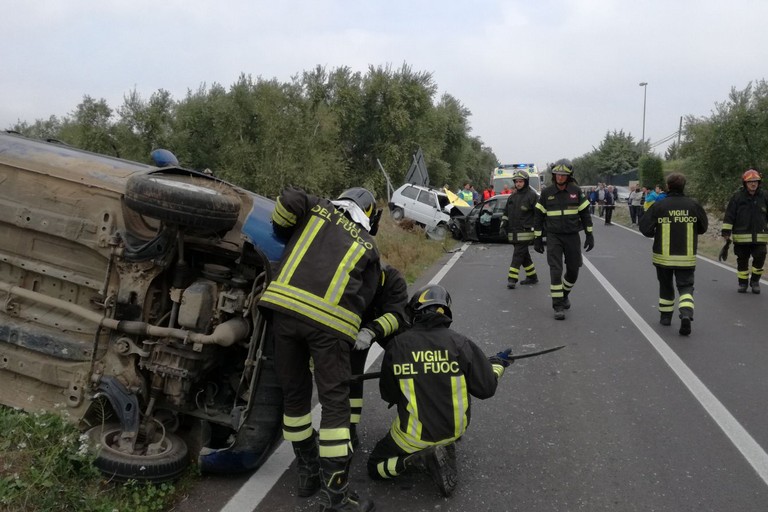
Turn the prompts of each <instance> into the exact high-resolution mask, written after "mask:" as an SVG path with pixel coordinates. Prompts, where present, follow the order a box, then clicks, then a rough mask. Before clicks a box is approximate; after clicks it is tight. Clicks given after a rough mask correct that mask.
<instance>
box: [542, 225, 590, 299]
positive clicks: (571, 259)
mask: <svg viewBox="0 0 768 512" xmlns="http://www.w3.org/2000/svg"><path fill="white" fill-rule="evenodd" d="M563 261H565V275H563ZM547 263H548V264H549V279H550V285H549V291H550V295H551V296H552V307H553V308H555V309H558V308H562V307H563V303H564V302H565V298H566V296H567V295H568V293H569V292H570V291H571V289H572V288H573V285H575V284H576V280H577V279H578V278H579V267H581V263H582V261H581V237H579V234H578V233H568V234H562V233H547Z"/></svg>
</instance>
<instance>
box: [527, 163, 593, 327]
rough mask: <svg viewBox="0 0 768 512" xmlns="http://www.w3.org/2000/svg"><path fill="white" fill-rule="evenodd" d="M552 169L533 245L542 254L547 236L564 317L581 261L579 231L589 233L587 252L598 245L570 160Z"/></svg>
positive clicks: (556, 304) (555, 301)
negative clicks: (550, 182) (550, 183)
mask: <svg viewBox="0 0 768 512" xmlns="http://www.w3.org/2000/svg"><path fill="white" fill-rule="evenodd" d="M550 172H551V173H552V182H553V183H552V185H550V186H549V187H547V188H545V189H544V190H543V191H542V192H541V197H539V202H538V203H537V204H536V217H535V219H534V228H533V229H534V237H535V238H534V240H533V248H534V250H535V251H536V252H538V253H540V254H543V253H544V237H546V239H547V263H548V264H549V276H550V286H549V290H550V295H551V296H552V308H553V309H554V310H555V319H556V320H565V310H566V309H570V308H571V301H570V300H569V299H568V295H569V294H570V293H571V290H572V289H573V286H574V285H575V284H576V279H578V277H579V267H581V263H582V259H581V239H580V237H579V231H581V230H584V232H585V233H586V237H585V240H584V249H586V251H587V252H589V251H591V250H592V249H593V248H594V247H595V237H594V235H593V234H592V217H591V216H590V215H589V201H588V200H587V198H586V197H585V196H584V193H583V192H582V191H581V188H579V187H578V186H577V184H576V182H575V179H574V177H573V164H572V163H571V161H570V160H567V159H561V160H558V161H557V162H555V163H554V164H552V165H551V166H550ZM563 260H565V275H563Z"/></svg>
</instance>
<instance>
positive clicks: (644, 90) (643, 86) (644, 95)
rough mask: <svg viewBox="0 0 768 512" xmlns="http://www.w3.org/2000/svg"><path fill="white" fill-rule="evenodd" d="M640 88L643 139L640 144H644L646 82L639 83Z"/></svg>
mask: <svg viewBox="0 0 768 512" xmlns="http://www.w3.org/2000/svg"><path fill="white" fill-rule="evenodd" d="M639 85H640V87H642V88H643V139H642V142H645V98H646V93H647V92H648V82H640V84H639Z"/></svg>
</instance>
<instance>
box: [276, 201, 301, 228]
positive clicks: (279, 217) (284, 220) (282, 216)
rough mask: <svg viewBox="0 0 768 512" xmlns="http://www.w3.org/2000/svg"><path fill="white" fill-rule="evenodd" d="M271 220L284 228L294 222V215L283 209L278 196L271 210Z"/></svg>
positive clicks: (292, 224)
mask: <svg viewBox="0 0 768 512" xmlns="http://www.w3.org/2000/svg"><path fill="white" fill-rule="evenodd" d="M272 222H274V223H275V224H277V225H278V226H282V227H286V228H287V227H291V226H294V225H295V224H296V215H294V214H293V213H291V212H289V211H288V210H286V209H285V206H283V203H281V202H280V198H279V197H278V198H277V202H276V203H275V209H274V210H273V211H272Z"/></svg>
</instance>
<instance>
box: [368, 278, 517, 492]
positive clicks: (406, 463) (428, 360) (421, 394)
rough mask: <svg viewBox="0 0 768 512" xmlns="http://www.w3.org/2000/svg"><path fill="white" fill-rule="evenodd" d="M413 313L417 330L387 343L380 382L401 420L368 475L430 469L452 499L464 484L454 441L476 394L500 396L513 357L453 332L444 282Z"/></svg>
mask: <svg viewBox="0 0 768 512" xmlns="http://www.w3.org/2000/svg"><path fill="white" fill-rule="evenodd" d="M408 313H409V315H410V317H411V321H412V327H411V328H410V329H409V330H407V331H405V332H404V333H402V334H398V335H396V336H395V337H394V338H393V339H392V340H391V341H390V342H389V343H388V344H387V347H386V353H385V355H384V360H383V362H382V365H381V380H380V381H379V389H380V392H381V397H382V398H383V399H384V400H385V401H386V402H387V403H389V404H390V405H394V404H396V405H397V417H396V418H395V420H394V421H393V422H392V427H391V428H390V430H389V432H388V433H387V435H386V436H385V437H384V438H382V439H381V440H380V441H379V442H378V443H377V444H376V446H375V448H374V449H373V451H372V452H371V455H370V457H369V459H368V474H369V475H370V477H371V478H373V479H376V480H381V479H390V478H394V477H397V476H399V475H401V474H403V473H404V472H406V471H408V470H416V471H427V472H428V473H429V474H430V476H431V477H432V479H433V480H434V481H435V483H436V485H437V486H438V489H439V490H440V492H441V493H442V494H443V495H444V496H450V494H451V493H452V492H453V490H454V488H455V487H456V484H457V471H456V458H455V445H454V442H455V441H456V440H457V439H458V438H460V437H461V436H462V435H463V434H464V432H465V431H466V429H467V426H468V425H469V422H470V403H469V396H470V395H471V396H474V397H476V398H479V399H485V398H489V397H491V396H493V395H494V393H495V392H496V386H497V384H498V380H499V378H501V376H502V375H503V374H504V368H506V367H507V366H509V363H510V362H509V361H508V360H505V359H504V353H500V354H498V355H497V356H492V357H490V358H489V357H487V356H486V355H485V354H483V352H482V351H481V350H480V348H479V347H478V346H477V345H476V344H475V343H473V342H472V341H471V340H470V339H469V338H467V337H465V336H462V335H461V334H459V333H457V332H455V331H453V330H452V329H450V325H451V322H452V315H451V296H450V295H449V294H448V291H447V290H446V289H445V288H443V287H442V286H440V285H429V286H426V287H425V288H422V289H421V290H419V291H417V292H416V293H415V294H414V295H413V296H412V298H411V300H410V301H409V303H408ZM507 355H508V353H507ZM499 356H501V357H499Z"/></svg>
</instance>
